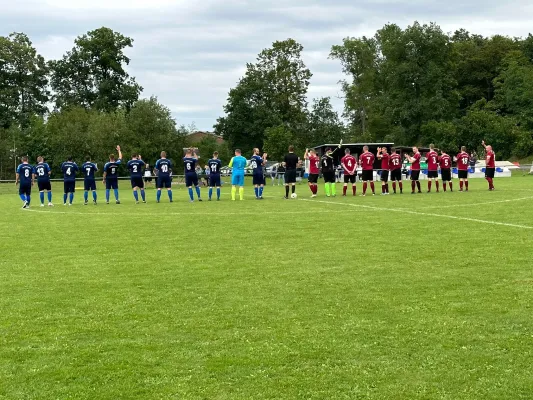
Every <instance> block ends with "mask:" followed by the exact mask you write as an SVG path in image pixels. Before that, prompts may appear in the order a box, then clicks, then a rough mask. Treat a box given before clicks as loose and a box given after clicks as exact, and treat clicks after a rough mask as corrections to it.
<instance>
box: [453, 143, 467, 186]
mask: <svg viewBox="0 0 533 400" xmlns="http://www.w3.org/2000/svg"><path fill="white" fill-rule="evenodd" d="M455 160H456V161H457V174H458V176H459V191H460V192H462V191H463V186H464V188H465V192H468V166H469V164H470V156H469V155H468V153H467V152H466V147H465V146H462V147H461V152H460V153H459V154H457V157H455Z"/></svg>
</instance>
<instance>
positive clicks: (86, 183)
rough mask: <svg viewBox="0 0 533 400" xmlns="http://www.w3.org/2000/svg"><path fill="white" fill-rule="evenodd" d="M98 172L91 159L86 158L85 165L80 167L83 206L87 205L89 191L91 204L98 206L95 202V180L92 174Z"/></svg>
mask: <svg viewBox="0 0 533 400" xmlns="http://www.w3.org/2000/svg"><path fill="white" fill-rule="evenodd" d="M96 171H98V166H97V165H96V164H95V163H93V162H92V161H91V157H89V156H87V158H86V159H85V163H83V165H82V166H81V173H82V175H83V190H84V192H83V198H84V200H85V201H84V203H83V204H84V205H87V204H89V191H92V192H93V204H94V205H96V204H98V203H97V202H96V200H97V195H96V179H95V178H94V173H95V172H96Z"/></svg>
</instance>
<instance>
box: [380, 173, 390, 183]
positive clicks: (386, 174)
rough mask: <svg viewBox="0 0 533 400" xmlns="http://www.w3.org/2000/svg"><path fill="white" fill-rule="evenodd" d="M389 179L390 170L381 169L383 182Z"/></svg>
mask: <svg viewBox="0 0 533 400" xmlns="http://www.w3.org/2000/svg"><path fill="white" fill-rule="evenodd" d="M388 181H389V171H381V182H388Z"/></svg>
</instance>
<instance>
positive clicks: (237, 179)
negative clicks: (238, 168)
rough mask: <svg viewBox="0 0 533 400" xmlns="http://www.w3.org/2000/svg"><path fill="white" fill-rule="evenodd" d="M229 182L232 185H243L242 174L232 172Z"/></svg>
mask: <svg viewBox="0 0 533 400" xmlns="http://www.w3.org/2000/svg"><path fill="white" fill-rule="evenodd" d="M231 184H232V185H234V186H244V174H233V175H232V176H231Z"/></svg>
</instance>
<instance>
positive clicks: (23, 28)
mask: <svg viewBox="0 0 533 400" xmlns="http://www.w3.org/2000/svg"><path fill="white" fill-rule="evenodd" d="M0 6H1V8H0V9H1V10H2V12H1V13H0V35H7V34H8V33H10V32H13V31H17V32H25V33H27V34H28V35H29V36H30V38H31V40H32V41H33V43H34V45H35V46H36V47H37V50H38V51H39V52H40V53H41V54H42V55H43V56H44V57H45V58H47V59H53V58H59V57H61V55H63V54H64V53H65V51H67V50H69V49H70V48H72V46H73V40H74V38H75V37H76V36H78V35H80V34H83V33H85V32H87V31H88V30H92V29H96V28H99V27H101V26H107V27H110V28H112V29H114V30H116V31H119V32H121V33H123V34H125V35H127V36H130V37H132V38H133V39H134V47H133V49H130V50H129V51H128V55H129V56H130V57H131V59H132V61H131V64H130V67H129V72H130V74H131V75H132V76H135V77H136V79H137V81H138V82H139V83H140V84H141V85H142V86H143V87H144V92H143V97H150V96H151V95H155V96H157V97H158V98H159V101H160V102H161V103H163V104H165V105H167V106H168V107H169V108H170V109H171V110H172V112H173V114H174V116H175V118H176V120H177V122H178V123H179V124H182V123H184V124H190V123H191V122H195V124H196V126H197V127H198V128H199V129H202V130H212V126H213V124H214V122H215V121H216V118H217V117H218V116H221V115H222V106H223V105H224V103H225V101H226V97H227V94H228V91H229V89H230V88H231V87H233V86H235V84H236V82H237V80H238V79H239V77H241V76H242V75H243V72H244V70H245V64H246V63H247V62H253V61H254V60H255V57H256V55H257V54H258V53H259V52H260V51H261V50H262V49H264V48H266V47H269V46H270V45H271V43H272V42H273V41H275V40H284V39H286V38H289V37H290V38H293V39H295V40H296V41H298V42H300V43H301V44H302V45H303V46H304V54H303V57H304V61H305V62H306V64H307V66H308V67H309V68H310V70H311V72H312V73H313V78H312V80H311V86H310V89H309V99H310V100H311V99H312V98H314V97H321V96H331V97H332V98H333V99H334V101H333V102H334V104H335V106H336V108H337V109H338V110H339V111H341V110H342V100H339V99H338V98H337V96H339V95H340V93H339V92H340V90H339V86H338V84H337V83H338V81H339V80H340V79H342V78H343V75H342V73H341V72H340V65H339V64H338V62H336V61H333V60H328V54H329V50H330V48H331V45H333V44H337V43H340V42H341V41H342V39H343V38H344V37H347V36H355V37H358V36H362V35H368V36H371V35H373V34H374V33H375V31H376V30H377V29H379V28H381V27H382V26H383V25H384V24H386V23H388V22H392V23H396V24H398V25H400V26H401V27H406V26H407V25H409V24H411V23H412V22H413V21H415V20H418V21H419V22H421V23H427V22H431V21H434V22H437V23H438V24H439V25H440V26H441V27H442V29H443V30H444V31H445V32H453V31H454V30H455V29H458V28H465V29H467V30H468V31H470V32H474V33H479V34H483V35H494V34H497V33H500V34H505V35H509V36H526V35H527V34H528V33H529V28H530V26H531V21H532V20H533V2H531V1H526V0H517V1H515V2H513V3H512V4H508V3H507V2H504V1H501V0H498V1H494V0H484V1H481V0H471V1H467V2H465V1H462V0H448V1H440V0H409V1H407V0H373V1H371V0H360V1H358V2H355V1H348V0H308V1H302V0H270V1H266V0H255V1H246V0H226V1H220V0H204V1H192V0H0Z"/></svg>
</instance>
